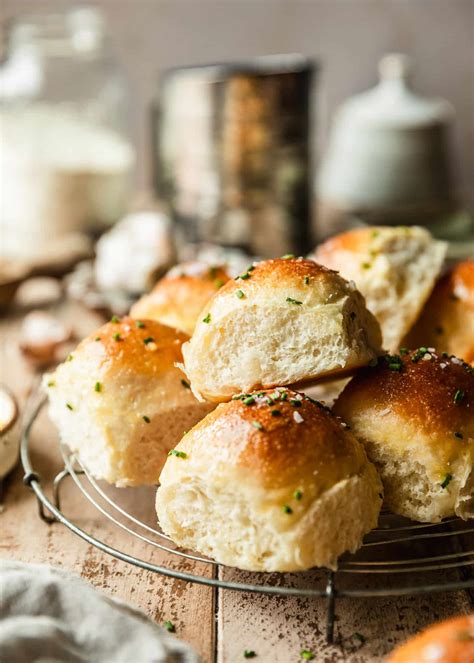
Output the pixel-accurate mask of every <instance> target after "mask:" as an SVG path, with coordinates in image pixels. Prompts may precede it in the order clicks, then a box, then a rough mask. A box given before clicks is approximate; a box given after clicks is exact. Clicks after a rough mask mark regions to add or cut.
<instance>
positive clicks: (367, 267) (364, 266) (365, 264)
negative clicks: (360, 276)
mask: <svg viewBox="0 0 474 663" xmlns="http://www.w3.org/2000/svg"><path fill="white" fill-rule="evenodd" d="M371 266H372V265H371V264H370V262H363V263H362V265H361V267H362V269H370V268H371Z"/></svg>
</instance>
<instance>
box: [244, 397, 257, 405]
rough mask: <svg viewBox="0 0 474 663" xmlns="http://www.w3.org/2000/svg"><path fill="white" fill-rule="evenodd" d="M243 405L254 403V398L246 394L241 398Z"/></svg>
mask: <svg viewBox="0 0 474 663" xmlns="http://www.w3.org/2000/svg"><path fill="white" fill-rule="evenodd" d="M242 403H243V404H244V405H253V404H254V403H255V398H254V397H253V396H246V397H245V398H243V399H242Z"/></svg>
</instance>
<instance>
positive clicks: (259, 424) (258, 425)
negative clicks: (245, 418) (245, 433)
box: [252, 420, 263, 430]
mask: <svg viewBox="0 0 474 663" xmlns="http://www.w3.org/2000/svg"><path fill="white" fill-rule="evenodd" d="M252 426H253V427H254V428H256V429H257V430H263V426H262V424H261V423H260V422H259V421H255V420H253V421H252Z"/></svg>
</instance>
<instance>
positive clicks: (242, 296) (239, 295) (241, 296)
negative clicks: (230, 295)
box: [235, 290, 245, 299]
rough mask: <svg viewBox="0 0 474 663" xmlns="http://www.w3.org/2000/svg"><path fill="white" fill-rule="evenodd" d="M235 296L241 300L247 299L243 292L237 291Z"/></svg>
mask: <svg viewBox="0 0 474 663" xmlns="http://www.w3.org/2000/svg"><path fill="white" fill-rule="evenodd" d="M235 296H236V297H238V298H239V299H243V298H244V297H245V293H244V291H243V290H236V291H235Z"/></svg>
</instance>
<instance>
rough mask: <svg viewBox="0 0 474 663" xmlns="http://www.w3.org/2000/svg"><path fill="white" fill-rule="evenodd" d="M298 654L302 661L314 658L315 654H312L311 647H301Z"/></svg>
mask: <svg viewBox="0 0 474 663" xmlns="http://www.w3.org/2000/svg"><path fill="white" fill-rule="evenodd" d="M300 656H301V658H302V659H303V660H304V661H312V660H313V659H314V658H315V654H313V652H312V651H311V649H302V650H301V651H300Z"/></svg>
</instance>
